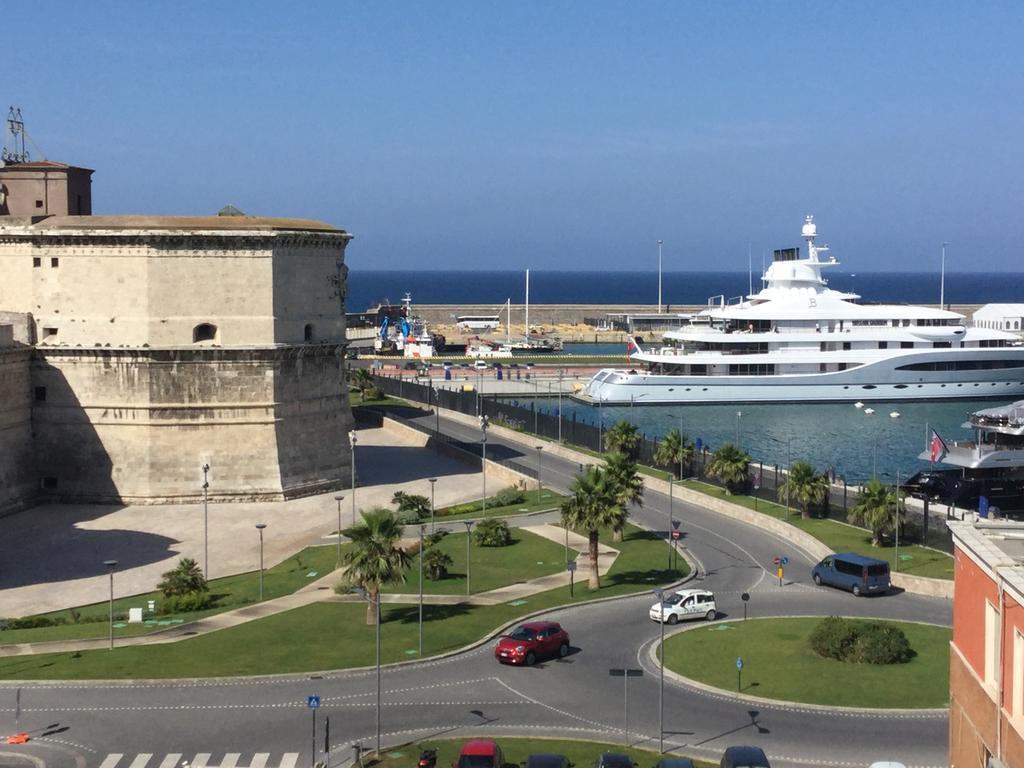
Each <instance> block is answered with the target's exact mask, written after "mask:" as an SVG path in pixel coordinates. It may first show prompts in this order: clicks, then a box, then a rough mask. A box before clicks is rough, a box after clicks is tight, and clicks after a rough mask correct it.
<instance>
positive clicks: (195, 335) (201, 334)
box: [192, 323, 217, 344]
mask: <svg viewBox="0 0 1024 768" xmlns="http://www.w3.org/2000/svg"><path fill="white" fill-rule="evenodd" d="M216 340H217V326H216V325H213V324H211V323H200V324H199V325H197V326H196V327H195V328H193V329H192V343H193V344H197V343H199V342H200V341H216Z"/></svg>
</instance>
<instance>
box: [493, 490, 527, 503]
mask: <svg viewBox="0 0 1024 768" xmlns="http://www.w3.org/2000/svg"><path fill="white" fill-rule="evenodd" d="M524 501H526V492H525V491H523V490H522V489H521V488H516V487H515V486H514V485H510V486H509V487H508V488H502V489H501V490H500V491H498V492H497V493H496V494H494V505H495V506H497V507H510V506H512V505H513V504H522V503H523V502H524Z"/></svg>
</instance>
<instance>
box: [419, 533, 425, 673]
mask: <svg viewBox="0 0 1024 768" xmlns="http://www.w3.org/2000/svg"><path fill="white" fill-rule="evenodd" d="M424 528H426V526H425V525H421V526H420V654H419V656H420V658H421V659H422V658H423V529H424Z"/></svg>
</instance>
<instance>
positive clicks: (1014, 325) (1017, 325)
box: [1013, 320, 1020, 331]
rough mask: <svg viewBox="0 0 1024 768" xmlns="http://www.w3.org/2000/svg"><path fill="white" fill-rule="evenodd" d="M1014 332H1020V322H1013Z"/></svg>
mask: <svg viewBox="0 0 1024 768" xmlns="http://www.w3.org/2000/svg"><path fill="white" fill-rule="evenodd" d="M1013 330H1015V331H1019V330H1020V320H1014V321H1013Z"/></svg>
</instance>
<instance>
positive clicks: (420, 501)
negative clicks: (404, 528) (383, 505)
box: [391, 491, 430, 519]
mask: <svg viewBox="0 0 1024 768" xmlns="http://www.w3.org/2000/svg"><path fill="white" fill-rule="evenodd" d="M391 503H392V504H395V505H396V506H397V507H398V514H399V515H401V514H402V513H403V512H412V513H414V514H415V515H416V517H417V519H418V518H422V517H426V516H427V515H429V514H430V499H428V498H427V497H426V496H420V495H419V494H416V493H406V492H405V491H396V492H395V495H394V496H392V497H391Z"/></svg>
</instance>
